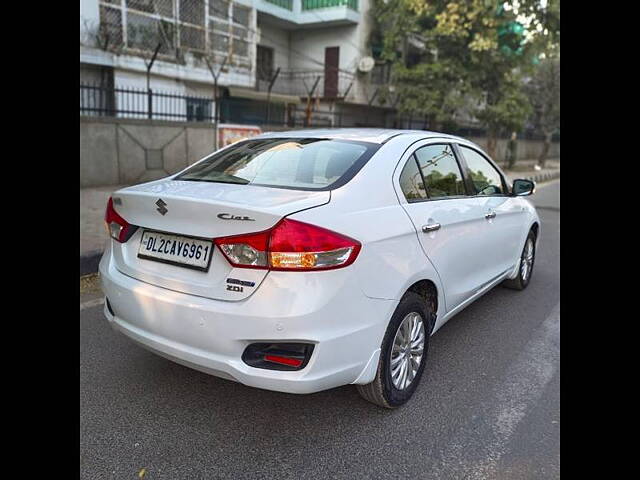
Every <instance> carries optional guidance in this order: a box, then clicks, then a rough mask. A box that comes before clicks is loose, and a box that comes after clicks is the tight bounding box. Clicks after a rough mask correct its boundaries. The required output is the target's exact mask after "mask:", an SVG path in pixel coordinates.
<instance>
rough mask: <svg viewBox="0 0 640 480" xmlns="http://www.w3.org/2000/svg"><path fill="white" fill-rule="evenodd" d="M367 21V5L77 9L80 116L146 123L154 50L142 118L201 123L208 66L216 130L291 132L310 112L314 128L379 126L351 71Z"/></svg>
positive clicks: (123, 2) (268, 0)
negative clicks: (221, 125)
mask: <svg viewBox="0 0 640 480" xmlns="http://www.w3.org/2000/svg"><path fill="white" fill-rule="evenodd" d="M368 13H369V0H81V1H80V82H81V113H84V114H104V113H105V112H108V113H109V114H113V115H117V116H125V117H126V116H128V117H145V116H147V115H146V114H147V113H148V111H149V106H148V103H147V101H146V93H145V92H146V91H147V65H148V64H149V62H150V61H151V57H152V56H153V52H154V50H155V48H156V47H157V46H159V51H158V54H157V58H156V59H155V61H154V63H153V66H152V68H151V70H150V73H149V87H150V88H151V90H152V91H153V96H152V97H151V98H152V100H151V110H152V112H153V118H165V119H168V120H170V119H172V118H175V119H182V120H185V119H186V120H205V121H211V119H212V116H213V102H212V101H211V99H212V98H214V93H213V92H214V88H213V75H212V73H211V71H210V70H209V68H208V66H207V60H208V61H209V64H210V65H211V67H212V69H213V71H214V72H216V73H217V72H218V71H219V70H220V67H221V66H222V64H223V63H224V68H222V70H221V72H220V74H219V78H218V84H219V86H221V87H224V88H222V89H220V96H221V101H220V116H221V118H222V121H228V122H233V123H247V124H261V123H265V122H266V117H267V115H268V116H269V123H271V124H276V125H277V124H282V125H287V124H288V125H301V124H302V123H303V122H304V119H305V117H306V116H307V113H308V112H307V109H309V110H311V109H313V114H312V121H311V124H312V125H313V126H321V125H338V124H342V125H381V124H385V123H388V119H385V115H387V114H388V113H389V111H390V110H389V109H385V108H382V107H380V106H379V105H378V103H377V98H376V97H377V94H376V89H377V88H378V87H379V83H380V82H382V79H381V75H380V71H379V70H378V69H377V68H374V69H373V71H371V70H369V68H367V66H366V64H367V63H370V62H368V61H367V60H364V61H363V60H362V59H363V58H366V57H371V50H370V48H369V46H368V41H369V34H370V29H371V21H370V20H369V15H368ZM359 66H360V68H359ZM369 66H371V65H369ZM363 70H364V71H363ZM276 72H278V75H277V77H276V78H275V81H274V82H273V86H272V90H271V92H270V93H269V92H268V87H269V84H270V80H271V79H273V77H274V75H275V74H276ZM83 85H85V87H83ZM314 86H315V89H314ZM132 90H136V92H132ZM267 97H268V98H269V107H267V102H266V100H267ZM83 106H84V112H83ZM267 112H268V113H267ZM329 112H332V113H329Z"/></svg>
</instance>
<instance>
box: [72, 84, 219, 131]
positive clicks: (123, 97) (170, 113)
mask: <svg viewBox="0 0 640 480" xmlns="http://www.w3.org/2000/svg"><path fill="white" fill-rule="evenodd" d="M213 105H214V103H213V99H212V98H207V97H201V96H193V95H189V96H187V95H182V94H179V93H171V92H163V91H158V90H153V89H151V90H146V89H140V88H122V87H110V86H105V85H99V84H98V85H92V84H83V83H81V84H80V114H81V115H87V116H106V117H121V118H148V119H155V120H175V121H186V122H213V121H214V112H213Z"/></svg>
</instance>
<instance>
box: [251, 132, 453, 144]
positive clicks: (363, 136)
mask: <svg viewBox="0 0 640 480" xmlns="http://www.w3.org/2000/svg"><path fill="white" fill-rule="evenodd" d="M406 134H411V135H422V136H423V137H424V138H430V137H438V138H443V137H444V138H452V139H456V140H465V139H464V138H462V137H457V136H455V135H448V134H446V133H441V132H430V131H428V130H396V129H393V128H332V129H319V128H313V129H308V130H287V131H282V132H265V133H263V134H261V135H258V136H256V137H252V138H282V137H288V138H331V139H336V140H358V141H361V142H371V143H379V144H382V143H386V142H387V141H389V140H390V139H392V138H393V137H397V136H399V135H406Z"/></svg>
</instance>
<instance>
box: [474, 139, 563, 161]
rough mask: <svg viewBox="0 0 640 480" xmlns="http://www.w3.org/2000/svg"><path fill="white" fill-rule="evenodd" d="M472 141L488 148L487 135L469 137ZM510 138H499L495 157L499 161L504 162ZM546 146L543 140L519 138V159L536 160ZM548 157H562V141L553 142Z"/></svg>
mask: <svg viewBox="0 0 640 480" xmlns="http://www.w3.org/2000/svg"><path fill="white" fill-rule="evenodd" d="M467 138H468V139H469V140H471V141H472V142H475V143H477V144H478V145H480V146H481V147H482V148H483V149H484V150H485V151H486V149H487V138H486V137H467ZM508 142H509V140H508V139H499V140H498V145H497V154H496V158H495V159H494V160H495V161H496V162H498V163H503V162H504V161H505V158H506V153H507V144H508ZM543 146H544V142H543V141H542V140H522V139H519V140H518V151H517V159H518V160H535V159H537V158H538V155H540V152H542V148H543ZM547 158H554V159H559V158H560V142H552V143H551V148H550V149H549V153H548V154H547Z"/></svg>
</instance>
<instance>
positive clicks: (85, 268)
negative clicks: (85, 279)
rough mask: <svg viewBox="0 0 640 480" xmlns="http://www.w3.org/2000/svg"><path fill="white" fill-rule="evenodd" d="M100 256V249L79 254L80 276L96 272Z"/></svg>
mask: <svg viewBox="0 0 640 480" xmlns="http://www.w3.org/2000/svg"><path fill="white" fill-rule="evenodd" d="M101 257H102V252H101V251H93V252H87V253H85V254H84V255H80V276H81V277H82V276H83V275H89V274H90V273H96V272H97V271H98V264H99V263H100V258H101Z"/></svg>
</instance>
